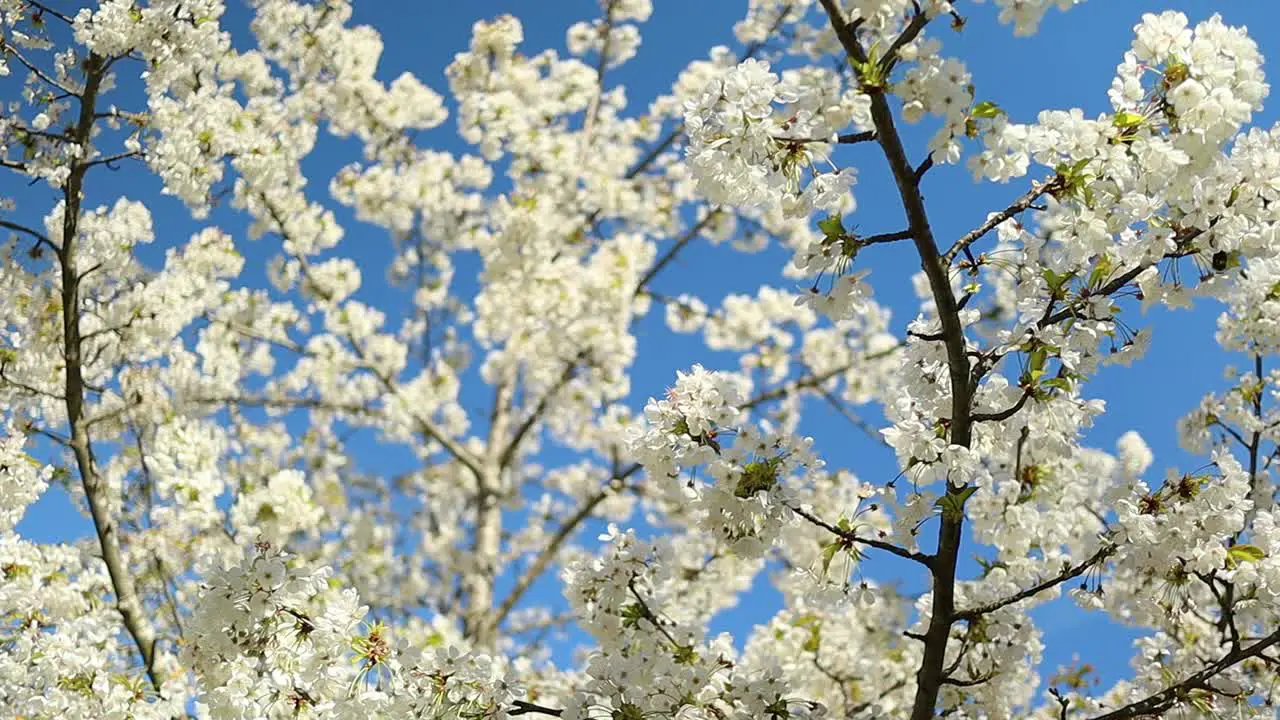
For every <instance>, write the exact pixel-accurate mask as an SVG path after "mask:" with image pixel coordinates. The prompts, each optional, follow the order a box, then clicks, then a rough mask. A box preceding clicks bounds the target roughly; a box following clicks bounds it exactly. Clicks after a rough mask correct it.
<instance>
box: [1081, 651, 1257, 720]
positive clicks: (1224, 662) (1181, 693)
mask: <svg viewBox="0 0 1280 720" xmlns="http://www.w3.org/2000/svg"><path fill="white" fill-rule="evenodd" d="M1277 643H1280V630H1276V631H1275V632H1273V633H1271V634H1270V635H1267V636H1266V637H1264V638H1262V639H1261V640H1258V641H1257V642H1255V643H1254V644H1252V645H1249V646H1248V647H1244V648H1241V649H1238V650H1232V651H1231V652H1229V653H1227V654H1226V655H1224V656H1222V658H1221V659H1219V660H1218V661H1217V662H1215V663H1212V664H1211V665H1209V666H1207V667H1205V669H1203V670H1201V671H1200V672H1198V673H1196V674H1194V675H1191V676H1190V677H1188V678H1187V679H1186V680H1183V681H1182V682H1180V683H1177V684H1176V685H1170V686H1169V687H1167V688H1165V689H1164V690H1161V691H1160V692H1158V693H1155V694H1153V695H1149V696H1147V697H1145V698H1143V699H1141V700H1138V701H1136V702H1132V703H1129V704H1128V705H1125V706H1124V707H1122V708H1118V709H1116V710H1112V711H1111V712H1109V713H1104V714H1102V715H1097V716H1095V717H1093V718H1090V720H1127V719H1128V718H1138V717H1147V716H1156V715H1159V714H1160V713H1162V712H1164V711H1165V710H1168V709H1169V708H1171V707H1173V706H1175V705H1177V704H1178V703H1180V702H1182V701H1183V700H1184V699H1185V698H1186V695H1187V693H1188V692H1190V691H1191V690H1196V689H1201V688H1203V687H1204V686H1205V683H1206V682H1207V681H1208V680H1209V679H1211V678H1213V677H1214V676H1215V675H1217V674H1218V673H1220V672H1222V671H1223V670H1227V669H1229V668H1231V667H1233V666H1234V665H1236V664H1238V663H1240V662H1242V661H1244V660H1248V659H1249V658H1252V657H1265V656H1264V655H1263V654H1262V652H1263V651H1264V650H1266V649H1267V648H1269V647H1271V646H1272V645H1275V644H1277Z"/></svg>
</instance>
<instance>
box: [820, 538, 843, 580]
mask: <svg viewBox="0 0 1280 720" xmlns="http://www.w3.org/2000/svg"><path fill="white" fill-rule="evenodd" d="M842 547H844V542H843V541H841V540H835V541H833V542H829V543H827V544H826V545H823V546H822V576H823V577H826V576H827V570H828V569H829V568H830V567H831V561H832V560H835V559H836V554H838V553H839V552H840V548H842Z"/></svg>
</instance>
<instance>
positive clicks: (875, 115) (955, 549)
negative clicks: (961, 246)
mask: <svg viewBox="0 0 1280 720" xmlns="http://www.w3.org/2000/svg"><path fill="white" fill-rule="evenodd" d="M821 3H822V7H823V9H824V10H825V11H826V13H827V16H828V19H829V20H830V22H831V26H832V28H833V29H834V30H835V33H836V37H837V38H838V39H839V40H840V44H841V46H842V47H843V48H844V50H845V52H846V53H847V54H848V55H849V57H850V59H852V60H854V61H855V62H857V63H860V64H865V63H866V62H867V61H868V58H867V53H866V51H865V50H864V49H863V47H862V44H861V42H860V41H859V40H858V37H857V34H856V32H855V26H854V25H852V24H850V23H847V22H845V20H844V17H843V15H842V14H841V10H840V7H839V5H838V4H837V3H836V2H835V0H821ZM927 24H928V18H927V16H925V15H924V13H922V12H917V13H916V15H915V16H914V17H913V18H912V20H911V21H910V22H909V23H908V25H907V27H906V29H904V30H903V32H902V34H901V35H900V36H899V37H898V38H897V39H896V40H895V41H894V42H893V43H892V45H890V48H889V50H888V52H886V54H885V56H884V58H883V60H881V62H882V64H883V67H884V68H885V69H892V67H893V65H894V63H895V62H896V60H897V51H898V49H900V48H901V47H902V46H903V45H905V44H906V43H908V42H910V41H911V40H912V39H914V38H915V37H917V36H918V35H919V34H920V33H921V32H922V31H923V30H924V27H925V25H927ZM870 97H871V119H872V122H873V123H874V125H875V131H876V140H877V141H878V142H879V143H880V149H881V150H882V151H883V153H884V157H885V160H887V161H888V163H889V169H890V170H891V171H892V172H893V179H894V182H895V184H896V185H897V187H898V195H899V197H900V199H901V201H902V207H903V210H904V211H905V212H906V214H907V221H908V227H909V229H910V230H911V233H912V239H913V240H914V241H915V244H916V252H917V254H918V255H919V256H920V263H921V265H922V267H923V269H924V273H925V276H926V277H927V278H928V280H929V287H930V290H931V292H932V294H933V301H934V306H935V307H936V309H937V313H938V319H939V321H940V322H941V324H942V335H943V343H944V344H945V346H946V351H947V369H948V371H949V375H950V378H951V437H950V442H951V444H952V445H959V446H962V447H968V446H969V442H970V434H971V431H972V424H971V421H970V418H969V404H970V387H969V357H968V355H966V353H965V347H966V342H965V337H964V327H963V326H962V325H961V323H960V316H959V308H958V306H957V303H956V298H955V294H954V293H953V292H952V290H951V280H950V276H949V271H948V264H947V263H945V262H943V258H942V257H941V256H940V255H939V254H938V244H937V242H936V241H935V240H934V236H933V230H932V228H931V227H930V226H929V216H928V213H927V212H926V210H925V204H924V196H923V195H922V194H921V192H920V176H919V175H917V174H916V168H915V166H914V165H913V164H912V163H911V161H910V160H909V159H908V158H907V153H906V151H905V149H904V148H903V145H902V139H901V138H900V137H899V135H898V129H897V127H896V125H895V123H894V118H893V111H892V110H891V109H890V108H889V101H888V99H887V98H886V97H885V95H884V93H883V92H872V93H871V95H870ZM962 489H963V488H962V487H957V486H956V485H955V484H953V483H952V482H950V481H948V483H947V495H948V496H951V497H953V498H957V503H958V504H962V503H963V500H960V499H959V498H962V497H963V496H961V495H960V494H959V493H960V492H961V491H962ZM963 523H964V514H963V512H950V513H943V516H942V521H941V524H940V527H939V530H938V546H937V548H938V549H937V552H936V553H935V554H934V557H933V562H932V563H931V565H930V569H931V570H932V572H933V603H932V608H931V609H930V617H929V627H928V630H927V631H926V632H925V642H924V657H923V658H922V659H921V662H920V670H919V672H918V673H917V674H916V696H915V701H914V703H913V705H912V708H911V720H929V719H930V718H932V717H933V716H934V707H935V706H936V705H937V702H938V692H939V690H940V688H941V686H942V679H943V664H944V663H945V661H946V651H947V638H948V637H949V635H950V633H951V624H952V622H953V618H952V613H953V612H954V609H955V579H956V562H957V559H958V558H959V555H960V540H961V527H962V525H963Z"/></svg>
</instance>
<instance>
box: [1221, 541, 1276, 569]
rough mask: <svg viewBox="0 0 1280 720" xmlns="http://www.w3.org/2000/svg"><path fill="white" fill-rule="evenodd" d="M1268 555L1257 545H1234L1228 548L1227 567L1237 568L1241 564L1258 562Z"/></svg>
mask: <svg viewBox="0 0 1280 720" xmlns="http://www.w3.org/2000/svg"><path fill="white" fill-rule="evenodd" d="M1266 556H1267V553H1266V552H1264V551H1263V550H1262V548H1260V547H1258V546H1257V545H1232V546H1231V547H1229V548H1227V566H1228V567H1235V566H1236V565H1238V564H1240V563H1247V562H1257V561H1259V560H1261V559H1262V558H1264V557H1266Z"/></svg>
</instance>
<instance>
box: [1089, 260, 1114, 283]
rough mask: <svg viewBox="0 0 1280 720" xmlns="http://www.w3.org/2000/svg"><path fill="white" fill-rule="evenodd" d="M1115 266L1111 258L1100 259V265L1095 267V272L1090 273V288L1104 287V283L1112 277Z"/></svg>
mask: <svg viewBox="0 0 1280 720" xmlns="http://www.w3.org/2000/svg"><path fill="white" fill-rule="evenodd" d="M1113 269H1114V266H1113V265H1112V264H1111V258H1110V257H1108V256H1106V255H1103V256H1102V257H1100V258H1098V263H1097V264H1096V265H1094V266H1093V272H1091V273H1089V287H1091V288H1097V287H1102V283H1103V282H1105V281H1106V279H1107V278H1109V277H1111V271H1112V270H1113Z"/></svg>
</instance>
